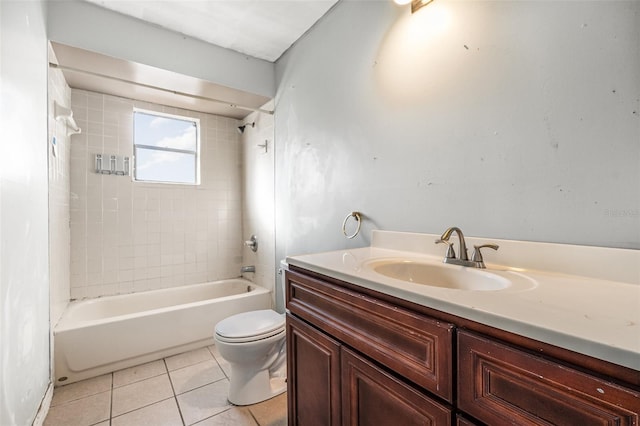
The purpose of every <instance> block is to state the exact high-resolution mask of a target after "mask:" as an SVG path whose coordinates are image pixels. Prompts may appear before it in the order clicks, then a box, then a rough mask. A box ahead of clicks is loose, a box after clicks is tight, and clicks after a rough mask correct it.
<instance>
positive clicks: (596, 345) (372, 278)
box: [287, 231, 640, 370]
mask: <svg viewBox="0 0 640 426" xmlns="http://www.w3.org/2000/svg"><path fill="white" fill-rule="evenodd" d="M377 232H379V231H377ZM392 234H393V235H392ZM398 235H400V236H401V237H406V236H409V239H412V238H413V243H414V244H413V245H412V244H405V245H404V246H405V247H409V248H411V251H406V250H399V249H398V248H401V247H402V246H403V244H398V241H399V240H398V238H396V237H397V236H398ZM433 238H434V236H433V235H429V234H401V233H379V234H378V235H377V238H376V235H375V234H374V238H373V243H372V247H366V248H359V249H351V250H338V251H331V252H325V253H316V254H307V255H300V256H291V257H288V258H287V261H288V263H289V264H290V265H295V266H299V267H301V268H304V269H307V270H310V271H313V272H317V273H320V274H323V275H326V276H329V277H333V278H336V279H339V280H342V281H348V282H351V283H353V284H356V285H359V286H362V287H365V288H368V289H371V290H375V291H378V292H380V293H384V294H387V295H390V296H395V297H398V298H401V299H404V300H408V301H411V302H414V303H417V304H420V305H423V306H426V307H429V308H433V309H437V310H440V311H443V312H447V313H450V314H454V315H457V316H460V317H463V318H467V319H470V320H473V321H477V322H480V323H483V324H487V325H490V326H492V327H495V328H498V329H502V330H506V331H510V332H513V333H516V334H520V335H523V336H526V337H529V338H532V339H536V340H539V341H542V342H545V343H549V344H552V345H556V346H559V347H562V348H566V349H569V350H573V351H575V352H578V353H582V354H585V355H589V356H592V357H595V358H599V359H603V360H606V361H609V362H612V363H614V364H619V365H622V366H625V367H629V368H632V369H634V370H640V283H638V282H636V281H634V280H635V278H636V276H637V275H638V274H637V272H638V271H639V269H638V268H640V263H637V262H636V261H637V260H638V258H639V255H640V251H638V250H625V249H606V248H605V249H600V250H602V251H601V252H598V250H599V248H593V247H589V248H587V251H588V252H589V253H590V255H593V254H594V251H595V254H596V255H602V256H604V258H602V257H599V259H600V261H602V263H601V264H600V269H599V271H600V270H602V269H607V268H606V266H603V265H610V264H611V263H610V262H609V263H607V258H608V257H609V256H610V255H611V256H614V255H615V256H614V257H615V258H616V259H618V260H617V262H620V258H621V257H622V259H624V260H625V261H626V264H623V265H622V268H623V269H624V268H626V269H627V270H626V271H620V270H612V271H611V273H606V272H599V273H598V275H600V276H599V277H598V278H592V277H585V276H580V275H576V274H571V273H566V271H562V270H560V271H558V269H562V267H555V269H556V270H555V271H552V272H550V271H548V270H546V271H545V270H538V269H533V268H531V269H526V268H522V267H521V266H518V268H510V267H505V266H498V265H497V264H495V263H489V262H487V267H488V269H487V271H489V272H492V273H496V274H498V275H501V276H503V277H505V278H507V279H511V280H513V281H514V282H517V283H519V284H521V286H518V285H516V286H514V287H512V288H507V289H505V290H499V291H469V290H455V289H448V288H440V287H433V286H428V285H421V284H414V283H410V282H406V281H402V280H397V279H393V278H389V277H386V276H383V275H381V274H378V273H376V272H374V271H373V270H372V269H371V268H368V267H367V266H366V263H367V262H370V261H372V260H377V259H408V260H412V261H419V262H423V263H434V264H441V262H442V259H443V255H437V256H436V255H434V253H437V252H438V251H442V250H443V248H442V247H439V248H437V249H434V248H432V247H431V245H424V247H425V249H423V250H420V252H418V251H414V249H413V247H417V246H420V244H415V243H418V242H424V241H430V242H431V243H433ZM452 240H453V239H452ZM476 241H478V242H489V241H491V242H498V243H499V244H500V245H501V249H500V250H504V248H508V249H511V253H510V256H514V251H518V250H520V249H517V248H515V247H516V246H517V244H519V245H520V246H521V247H522V246H526V247H525V249H524V250H525V251H526V252H527V253H526V254H527V256H528V259H529V262H528V263H530V264H531V266H533V265H535V262H533V261H531V259H532V258H536V259H538V263H539V264H540V265H550V263H545V262H546V261H547V260H548V259H546V260H545V256H546V255H545V253H547V254H548V253H553V256H554V257H557V256H558V254H559V253H560V254H563V255H566V256H564V258H565V259H567V258H572V256H574V257H575V259H578V260H575V262H573V263H574V264H573V265H572V266H571V267H570V268H568V269H567V271H570V272H574V271H575V269H576V267H577V266H579V265H575V263H580V262H581V260H580V256H578V255H576V253H580V250H584V249H585V248H584V247H577V246H567V245H559V244H544V243H524V242H510V241H507V240H502V241H500V240H491V239H482V240H481V241H480V240H479V239H474V238H467V243H468V245H469V246H472V244H469V243H470V242H471V243H474V242H476ZM390 242H391V243H390ZM515 243H517V244H515ZM456 245H457V242H456ZM550 246H553V247H552V248H553V250H551V249H550ZM389 247H393V248H389ZM540 249H544V250H542V251H540V253H539V254H538V255H532V253H535V252H536V250H540ZM569 252H571V253H569ZM521 254H522V253H521ZM488 258H489V255H488V253H487V255H485V260H487V259H488ZM494 259H495V260H496V261H500V260H501V259H500V258H499V257H498V256H497V255H494ZM582 261H585V262H587V263H592V261H593V258H592V257H589V256H587V257H586V258H584V259H582ZM629 262H631V263H629ZM445 266H446V267H451V268H462V267H460V266H451V265H445ZM549 268H552V267H551V266H549ZM585 269H586V270H588V269H589V268H588V265H585ZM607 275H611V276H612V277H613V278H618V277H623V279H627V278H630V279H627V281H631V282H624V281H619V280H614V279H607ZM603 277H604V278H603Z"/></svg>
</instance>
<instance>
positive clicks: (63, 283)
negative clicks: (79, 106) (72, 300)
mask: <svg viewBox="0 0 640 426" xmlns="http://www.w3.org/2000/svg"><path fill="white" fill-rule="evenodd" d="M50 54H52V53H51V52H50ZM54 102H57V103H58V104H60V105H62V106H64V107H67V108H69V107H70V106H71V89H70V88H69V86H68V85H67V82H66V81H65V79H64V76H63V75H62V71H60V70H57V69H49V114H48V115H49V136H48V139H49V142H48V144H47V150H48V154H47V155H48V163H49V280H50V284H49V288H50V303H51V313H50V319H51V325H52V326H55V324H56V323H57V322H58V320H59V319H60V316H61V315H62V312H64V309H65V307H66V306H67V304H68V303H69V293H70V290H69V262H70V259H69V256H70V253H69V250H70V249H69V240H70V232H69V165H70V161H69V157H70V156H71V142H70V136H68V135H67V125H66V123H65V122H64V121H60V120H56V119H55V116H54V111H55V110H54ZM54 137H55V140H56V148H55V152H54V147H53V138H54ZM71 137H75V136H71Z"/></svg>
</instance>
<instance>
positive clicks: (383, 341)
mask: <svg viewBox="0 0 640 426" xmlns="http://www.w3.org/2000/svg"><path fill="white" fill-rule="evenodd" d="M287 308H288V309H289V310H290V311H291V313H293V314H295V315H297V316H299V317H301V318H304V319H305V320H306V321H308V322H310V323H312V324H314V325H316V326H317V327H319V328H320V329H322V330H324V331H325V332H327V333H328V334H330V335H331V336H334V337H335V338H336V339H338V340H340V341H342V342H344V343H346V344H347V345H349V346H351V347H353V348H355V349H356V350H358V351H360V352H361V353H363V354H365V355H367V356H368V357H370V358H371V359H373V360H375V361H377V362H379V363H381V364H383V365H385V366H386V367H388V368H389V369H391V370H392V371H395V372H396V373H397V374H399V375H400V376H403V377H405V378H407V379H409V380H411V381H413V382H414V383H416V384H418V385H419V386H422V387H423V388H425V389H427V390H429V391H431V392H433V393H434V394H436V395H438V396H440V397H442V398H444V399H445V400H447V401H449V402H452V393H453V391H452V368H453V366H452V360H451V357H452V351H453V350H452V335H453V329H454V327H453V325H451V324H449V323H444V322H441V321H437V320H434V319H432V318H429V317H425V316H423V315H420V314H418V313H415V312H412V311H409V310H407V309H404V308H402V307H399V306H396V305H393V304H390V303H388V302H385V301H382V300H379V299H376V298H374V297H370V296H366V295H364V294H362V293H356V292H354V291H351V290H349V289H347V288H345V287H341V286H338V285H335V284H332V283H328V282H325V281H321V280H318V279H315V278H310V277H307V276H303V275H300V274H297V273H295V272H292V271H289V272H287Z"/></svg>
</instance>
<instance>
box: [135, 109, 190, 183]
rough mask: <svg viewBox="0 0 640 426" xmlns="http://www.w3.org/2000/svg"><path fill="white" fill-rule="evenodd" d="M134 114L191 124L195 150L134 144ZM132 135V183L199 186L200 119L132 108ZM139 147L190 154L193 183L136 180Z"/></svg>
mask: <svg viewBox="0 0 640 426" xmlns="http://www.w3.org/2000/svg"><path fill="white" fill-rule="evenodd" d="M136 113H141V114H146V115H152V116H155V117H162V118H170V119H174V120H180V121H187V122H193V123H194V124H195V126H196V149H195V151H192V150H187V149H178V148H167V147H160V146H154V145H144V144H137V143H136V131H135V129H136ZM132 130H133V135H132V144H131V145H132V148H133V170H132V173H131V177H132V179H133V182H141V183H159V184H166V185H190V186H196V185H200V157H201V155H200V134H201V133H200V119H199V118H197V117H189V116H186V115H178V114H169V113H166V112H158V111H152V110H148V109H143V108H134V109H133V129H132ZM138 147H140V148H142V149H147V150H153V151H160V152H174V153H178V154H190V155H193V156H194V162H195V182H177V181H161V180H146V179H138V177H137V169H138V156H137V148H138Z"/></svg>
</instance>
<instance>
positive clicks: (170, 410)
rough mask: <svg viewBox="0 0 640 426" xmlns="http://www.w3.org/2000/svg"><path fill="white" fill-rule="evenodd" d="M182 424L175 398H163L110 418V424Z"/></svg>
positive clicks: (162, 425)
mask: <svg viewBox="0 0 640 426" xmlns="http://www.w3.org/2000/svg"><path fill="white" fill-rule="evenodd" d="M140 425H150V426H151V425H153V426H182V418H181V417H180V412H179V411H178V405H177V404H176V400H175V398H169V399H165V400H164V401H160V402H156V403H155V404H152V405H148V406H146V407H144V408H140V409H138V410H134V411H131V412H129V413H127V414H123V415H121V416H118V417H114V418H113V419H111V426H140Z"/></svg>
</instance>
